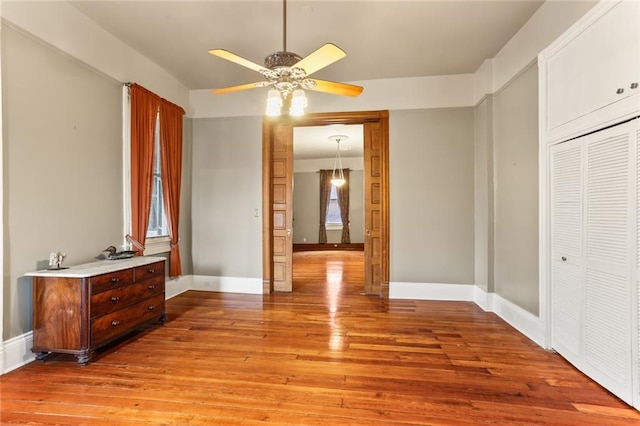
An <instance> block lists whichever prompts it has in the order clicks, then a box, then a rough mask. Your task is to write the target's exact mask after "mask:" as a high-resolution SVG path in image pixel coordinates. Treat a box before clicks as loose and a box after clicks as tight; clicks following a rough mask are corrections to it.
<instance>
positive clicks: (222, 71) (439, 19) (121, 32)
mask: <svg viewBox="0 0 640 426" xmlns="http://www.w3.org/2000/svg"><path fill="white" fill-rule="evenodd" d="M70 3H71V4H72V5H73V6H74V7H76V8H77V9H78V10H79V11H80V12H82V13H83V14H85V15H86V16H88V17H89V18H90V19H92V20H93V21H95V22H96V23H98V24H99V25H100V26H102V27H103V28H104V29H106V30H107V31H109V32H110V33H112V34H114V35H115V36H116V37H118V38H119V39H121V40H122V41H123V42H125V43H126V44H128V45H130V46H131V47H133V48H134V49H136V50H137V51H138V52H140V53H141V54H143V55H145V56H146V57H148V58H149V59H151V60H152V61H153V62H155V63H157V64H158V65H160V66H162V67H163V68H165V69H166V70H168V71H169V72H170V73H171V74H172V75H174V76H175V77H176V78H177V79H178V80H180V81H181V82H182V83H183V84H184V85H185V86H186V87H187V88H188V89H213V88H219V87H227V86H234V85H238V84H244V83H250V82H256V81H260V80H262V77H261V76H260V75H259V74H257V73H256V72H254V71H251V70H248V69H245V68H243V67H241V66H239V65H236V64H233V63H230V62H227V61H225V60H223V59H220V58H217V57H214V56H212V55H210V54H209V53H207V52H208V50H210V49H214V48H224V49H227V50H230V51H232V52H234V53H236V54H237V55H240V56H242V57H244V58H247V59H249V60H251V61H253V62H256V63H258V64H262V63H263V59H264V57H265V56H266V55H268V54H270V53H272V52H274V51H277V50H282V48H283V37H282V36H283V34H282V24H283V15H282V2H281V1H280V0H258V1H242V0H236V1H218V0H198V1H186V0H180V1H175V0H174V1H166V0H161V1H149V0H145V1H133V0H126V1H114V0H108V1H107V0H82V1H70ZM542 3H543V1H542V0H532V1H529V0H497V1H485V0H448V1H416V0H413V1H397V0H389V1H379V0H378V1H365V0H351V1H348V0H347V1H345V0H343V1H328V0H318V1H303V0H289V1H288V2H287V5H288V8H287V10H288V13H287V50H289V51H293V52H296V53H298V54H299V55H301V56H306V55H308V54H309V53H311V52H312V51H314V50H315V49H317V48H318V47H320V46H321V45H323V44H324V43H326V42H333V43H335V44H337V45H338V46H340V47H341V48H342V49H343V50H345V51H346V52H347V57H346V58H344V59H342V60H341V61H339V62H337V63H334V64H332V65H331V66H329V67H327V68H325V69H323V70H320V71H318V72H317V73H316V74H314V77H317V78H321V79H326V80H333V81H362V80H370V79H381V78H398V77H418V76H429V75H446V74H461V73H473V72H475V71H476V70H477V69H478V67H479V66H480V65H481V64H482V61H483V60H485V59H487V58H492V57H494V56H495V55H496V54H497V53H498V52H499V51H500V49H501V48H502V47H503V46H504V44H505V43H506V42H507V41H508V40H509V39H510V38H511V37H512V36H513V35H514V34H515V33H516V32H517V30H518V29H519V28H520V27H521V26H522V25H523V24H524V23H525V22H526V21H527V20H528V19H529V18H530V17H531V15H532V14H533V13H534V12H535V11H536V10H537V9H538V8H539V7H540V5H541V4H542ZM365 90H366V87H365Z"/></svg>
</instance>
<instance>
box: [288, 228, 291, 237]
mask: <svg viewBox="0 0 640 426" xmlns="http://www.w3.org/2000/svg"><path fill="white" fill-rule="evenodd" d="M290 236H291V228H287V237H290Z"/></svg>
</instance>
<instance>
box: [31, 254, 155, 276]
mask: <svg viewBox="0 0 640 426" xmlns="http://www.w3.org/2000/svg"><path fill="white" fill-rule="evenodd" d="M161 260H166V259H165V258H164V257H152V256H138V257H132V258H131V259H118V260H97V261H95V262H89V263H83V264H81V265H76V266H70V267H69V268H67V269H43V270H41V271H35V272H27V273H26V274H24V275H25V276H27V277H60V278H87V277H94V276H96V275H102V274H108V273H110V272H115V271H121V270H122V269H128V268H135V267H136V266H143V265H148V264H150V263H155V262H160V261H161Z"/></svg>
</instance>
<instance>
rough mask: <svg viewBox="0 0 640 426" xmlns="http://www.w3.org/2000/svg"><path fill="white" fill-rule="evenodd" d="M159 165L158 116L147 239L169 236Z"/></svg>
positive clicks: (157, 118) (158, 118) (158, 116)
mask: <svg viewBox="0 0 640 426" xmlns="http://www.w3.org/2000/svg"><path fill="white" fill-rule="evenodd" d="M161 167H162V165H161V163H160V115H157V116H156V130H155V136H154V158H153V183H152V187H151V209H150V211H149V227H148V228H147V238H154V237H165V236H168V235H169V227H168V226H167V216H166V214H165V211H164V199H163V196H162V174H161V171H160V170H161Z"/></svg>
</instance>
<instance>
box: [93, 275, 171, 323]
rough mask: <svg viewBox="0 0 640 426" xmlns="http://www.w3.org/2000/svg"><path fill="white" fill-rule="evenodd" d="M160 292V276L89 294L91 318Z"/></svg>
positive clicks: (162, 282)
mask: <svg viewBox="0 0 640 426" xmlns="http://www.w3.org/2000/svg"><path fill="white" fill-rule="evenodd" d="M160 293H164V277H162V276H157V277H152V278H150V279H148V280H146V281H143V282H139V283H135V284H131V285H128V286H126V287H118V288H115V289H113V290H107V291H103V292H101V293H97V294H94V295H92V296H91V318H95V317H99V316H100V315H104V314H108V313H110V312H114V311H117V310H118V309H122V308H124V307H126V306H129V305H133V304H135V303H138V302H139V301H141V300H144V299H147V298H149V297H151V296H155V295H156V294H160Z"/></svg>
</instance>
